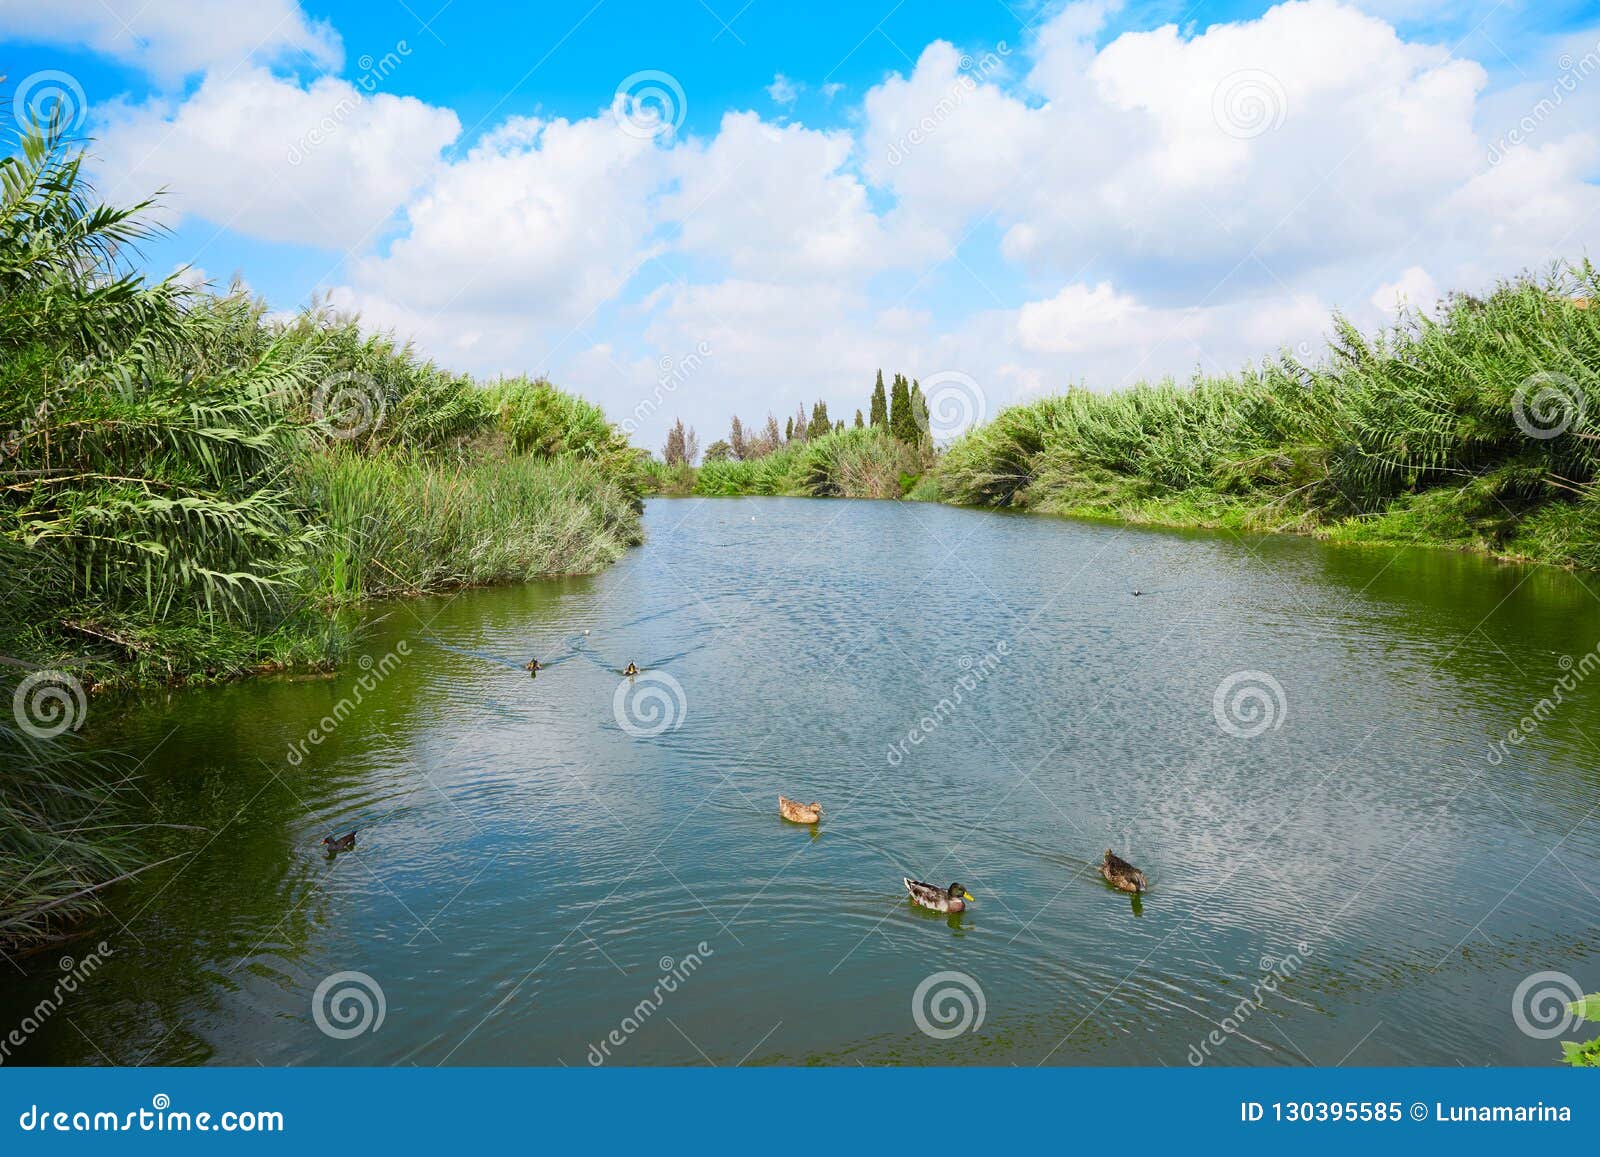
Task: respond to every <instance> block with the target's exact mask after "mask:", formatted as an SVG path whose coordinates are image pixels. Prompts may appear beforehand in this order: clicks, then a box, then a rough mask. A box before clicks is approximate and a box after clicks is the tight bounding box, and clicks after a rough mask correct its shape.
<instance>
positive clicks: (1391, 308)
mask: <svg viewBox="0 0 1600 1157" xmlns="http://www.w3.org/2000/svg"><path fill="white" fill-rule="evenodd" d="M1441 296H1442V295H1441V294H1440V292H1439V287H1438V285H1437V284H1435V283H1434V280H1433V278H1431V277H1429V276H1428V271H1427V270H1426V269H1424V268H1422V266H1420V265H1413V266H1410V267H1409V268H1407V269H1405V270H1404V271H1402V272H1401V274H1400V276H1399V277H1397V278H1396V279H1395V280H1394V281H1388V282H1385V283H1384V284H1382V285H1380V286H1378V289H1377V292H1375V293H1374V294H1373V295H1372V297H1371V299H1370V300H1371V302H1372V307H1373V308H1374V309H1377V310H1380V311H1382V312H1383V313H1386V314H1392V313H1398V312H1400V311H1401V310H1403V309H1415V310H1431V309H1432V308H1433V307H1434V306H1435V305H1436V304H1438V301H1439V298H1440V297H1441Z"/></svg>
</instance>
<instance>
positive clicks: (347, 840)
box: [322, 828, 358, 856]
mask: <svg viewBox="0 0 1600 1157" xmlns="http://www.w3.org/2000/svg"><path fill="white" fill-rule="evenodd" d="M357 830H358V829H356V828H351V829H350V830H349V831H348V832H346V833H345V834H344V835H342V836H323V837H322V846H323V847H324V848H326V849H328V855H330V856H333V855H337V854H338V853H340V852H348V851H351V850H352V849H354V848H355V846H356V831H357Z"/></svg>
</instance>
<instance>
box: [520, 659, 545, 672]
mask: <svg viewBox="0 0 1600 1157" xmlns="http://www.w3.org/2000/svg"><path fill="white" fill-rule="evenodd" d="M522 669H523V670H524V671H531V672H533V673H534V674H535V675H537V674H538V673H539V672H540V671H543V670H544V664H543V663H541V662H539V660H537V659H529V660H528V661H527V662H526V663H524V664H523V665H522Z"/></svg>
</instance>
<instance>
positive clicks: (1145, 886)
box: [1100, 848, 1150, 893]
mask: <svg viewBox="0 0 1600 1157" xmlns="http://www.w3.org/2000/svg"><path fill="white" fill-rule="evenodd" d="M1100 874H1101V875H1102V876H1104V877H1105V878H1106V883H1108V884H1110V885H1111V886H1112V887H1113V888H1120V889H1122V890H1123V891H1124V892H1133V893H1139V892H1148V891H1149V890H1150V881H1149V880H1146V879H1145V878H1144V873H1143V872H1141V871H1140V870H1139V869H1138V868H1135V867H1134V866H1133V865H1132V864H1130V863H1128V861H1127V860H1124V859H1123V858H1122V857H1121V856H1119V855H1117V854H1116V853H1115V852H1113V851H1112V850H1111V849H1110V848H1107V849H1106V856H1105V859H1103V860H1101V861H1100Z"/></svg>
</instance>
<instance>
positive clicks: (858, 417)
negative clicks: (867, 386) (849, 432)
mask: <svg viewBox="0 0 1600 1157" xmlns="http://www.w3.org/2000/svg"><path fill="white" fill-rule="evenodd" d="M865 425H866V423H865V422H863V421H862V420H861V408H860V407H859V406H858V407H856V429H857V430H859V429H861V428H862V427H864V426H865Z"/></svg>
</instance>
